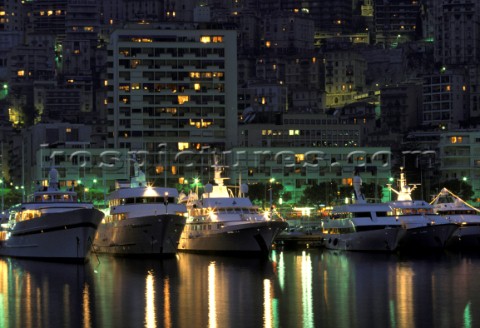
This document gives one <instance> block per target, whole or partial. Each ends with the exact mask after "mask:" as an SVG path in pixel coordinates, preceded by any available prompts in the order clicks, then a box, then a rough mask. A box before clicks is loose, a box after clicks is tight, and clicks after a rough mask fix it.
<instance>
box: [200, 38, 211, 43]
mask: <svg viewBox="0 0 480 328" xmlns="http://www.w3.org/2000/svg"><path fill="white" fill-rule="evenodd" d="M200 42H202V43H210V42H212V39H211V38H210V37H209V36H201V37H200Z"/></svg>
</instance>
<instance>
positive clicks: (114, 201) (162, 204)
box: [94, 163, 186, 257]
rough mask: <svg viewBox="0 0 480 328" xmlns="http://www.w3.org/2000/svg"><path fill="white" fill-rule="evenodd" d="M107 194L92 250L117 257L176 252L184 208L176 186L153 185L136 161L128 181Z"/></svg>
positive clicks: (183, 222)
mask: <svg viewBox="0 0 480 328" xmlns="http://www.w3.org/2000/svg"><path fill="white" fill-rule="evenodd" d="M116 187H117V188H116V190H115V191H113V192H112V193H110V194H109V195H108V197H107V201H108V208H107V210H106V212H107V214H106V216H105V218H104V220H103V221H102V223H101V224H100V225H99V227H98V231H97V235H96V237H95V240H94V250H95V252H98V253H107V254H112V255H117V256H147V257H150V256H159V257H161V256H168V255H174V254H175V253H176V252H177V247H178V241H179V238H180V234H181V233H182V231H183V228H184V226H185V221H186V207H185V205H184V204H179V203H178V191H177V189H175V188H166V187H153V186H150V185H148V184H147V183H146V178H145V174H144V173H143V172H142V171H141V170H140V169H139V166H138V164H137V163H135V175H134V177H132V178H131V180H130V182H118V181H117V186H116Z"/></svg>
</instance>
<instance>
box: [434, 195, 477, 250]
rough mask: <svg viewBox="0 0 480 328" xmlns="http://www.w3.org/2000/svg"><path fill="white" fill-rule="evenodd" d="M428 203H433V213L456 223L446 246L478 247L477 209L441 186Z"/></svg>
mask: <svg viewBox="0 0 480 328" xmlns="http://www.w3.org/2000/svg"><path fill="white" fill-rule="evenodd" d="M430 204H431V205H433V208H434V211H435V213H437V214H440V215H442V216H443V217H445V218H446V219H447V220H448V221H450V222H452V223H455V224H456V225H457V229H456V230H455V232H454V233H453V234H452V236H451V237H450V239H448V241H447V247H454V248H465V249H468V248H478V247H480V210H479V209H477V208H475V207H473V206H472V205H470V204H468V203H467V202H465V201H464V200H463V199H462V198H460V197H459V196H457V195H455V194H454V193H452V192H451V191H450V190H448V189H447V188H443V189H442V190H441V191H440V193H439V194H438V195H437V196H436V197H435V198H434V199H433V200H432V202H431V203H430Z"/></svg>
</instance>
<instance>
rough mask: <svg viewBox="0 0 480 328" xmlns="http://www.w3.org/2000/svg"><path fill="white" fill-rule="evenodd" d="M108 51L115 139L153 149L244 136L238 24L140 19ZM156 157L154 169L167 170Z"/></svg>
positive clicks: (214, 144)
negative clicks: (209, 26) (224, 26)
mask: <svg viewBox="0 0 480 328" xmlns="http://www.w3.org/2000/svg"><path fill="white" fill-rule="evenodd" d="M108 51H109V55H108V79H107V80H106V81H105V84H106V85H108V98H107V102H108V104H107V108H108V114H107V115H108V147H111V148H127V149H132V150H145V151H147V152H150V153H153V152H158V151H161V150H162V149H161V148H159V145H160V144H163V146H162V147H165V146H166V147H167V148H168V152H169V153H172V154H173V153H176V152H178V151H198V150H201V149H202V148H203V147H211V148H216V149H229V148H231V147H233V146H234V145H235V144H236V137H237V96H236V95H237V59H236V58H237V52H236V31H234V30H221V29H218V30H202V29H195V28H194V27H193V26H185V25H182V26H179V25H173V24H170V25H163V26H162V25H158V26H153V25H145V26H143V27H142V26H136V27H133V26H132V28H129V29H123V30H117V31H115V32H114V33H113V34H112V37H111V43H110V45H109V50H108ZM156 161H161V162H156ZM151 163H152V164H153V166H154V167H152V168H151V169H152V170H153V171H152V172H151V173H152V174H153V175H154V174H159V173H161V172H164V167H163V166H161V167H160V165H161V163H163V160H160V159H158V158H157V159H152V161H151ZM192 169H193V168H192ZM170 173H171V174H172V175H174V176H176V175H177V174H180V175H181V174H182V172H181V171H177V170H176V169H172V170H170Z"/></svg>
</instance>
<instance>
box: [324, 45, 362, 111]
mask: <svg viewBox="0 0 480 328" xmlns="http://www.w3.org/2000/svg"><path fill="white" fill-rule="evenodd" d="M324 64H325V89H324V90H325V106H326V107H327V108H332V107H341V106H344V105H346V104H349V103H352V102H354V101H355V95H357V94H358V93H362V92H363V91H364V89H365V86H366V84H365V71H366V61H365V59H364V58H363V56H362V54H360V53H358V52H355V51H352V50H351V51H342V50H337V51H329V52H326V53H325V57H324Z"/></svg>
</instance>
